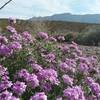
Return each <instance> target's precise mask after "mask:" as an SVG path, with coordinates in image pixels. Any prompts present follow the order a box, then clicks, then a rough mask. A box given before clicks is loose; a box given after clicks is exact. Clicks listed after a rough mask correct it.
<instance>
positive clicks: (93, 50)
mask: <svg viewBox="0 0 100 100" xmlns="http://www.w3.org/2000/svg"><path fill="white" fill-rule="evenodd" d="M80 48H81V49H82V51H83V53H85V54H86V55H96V56H97V60H98V65H99V66H100V47H96V46H80Z"/></svg>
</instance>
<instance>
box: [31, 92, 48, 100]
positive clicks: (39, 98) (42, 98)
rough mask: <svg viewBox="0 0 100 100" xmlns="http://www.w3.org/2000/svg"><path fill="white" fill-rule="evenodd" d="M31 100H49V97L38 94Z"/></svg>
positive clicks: (42, 93)
mask: <svg viewBox="0 0 100 100" xmlns="http://www.w3.org/2000/svg"><path fill="white" fill-rule="evenodd" d="M30 100H47V96H46V95H45V93H44V92H39V93H36V94H35V95H34V96H33V97H31V99H30Z"/></svg>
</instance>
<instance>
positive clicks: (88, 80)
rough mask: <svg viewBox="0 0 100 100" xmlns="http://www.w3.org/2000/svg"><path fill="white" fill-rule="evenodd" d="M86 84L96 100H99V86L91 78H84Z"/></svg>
mask: <svg viewBox="0 0 100 100" xmlns="http://www.w3.org/2000/svg"><path fill="white" fill-rule="evenodd" d="M86 83H87V84H88V86H89V87H90V89H91V91H92V92H93V93H94V94H95V95H96V97H97V98H98V100H99V99H100V84H99V83H96V82H95V81H94V80H93V79H92V78H91V77H87V78H86Z"/></svg>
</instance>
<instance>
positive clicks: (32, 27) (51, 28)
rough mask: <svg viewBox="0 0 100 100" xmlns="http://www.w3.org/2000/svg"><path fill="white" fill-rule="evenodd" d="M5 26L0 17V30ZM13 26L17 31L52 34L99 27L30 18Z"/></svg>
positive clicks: (99, 26)
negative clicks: (31, 19) (32, 19)
mask: <svg viewBox="0 0 100 100" xmlns="http://www.w3.org/2000/svg"><path fill="white" fill-rule="evenodd" d="M6 26H7V20H6V19H0V31H4V30H5V27H6ZM15 27H16V28H17V29H18V30H19V31H24V30H28V31H30V32H32V33H36V32H39V31H44V32H48V33H52V34H67V33H68V32H74V33H77V32H86V31H88V30H89V29H93V28H94V29H96V28H97V27H98V28H100V25H99V24H87V23H76V22H64V21H30V20H18V21H17V24H16V25H15Z"/></svg>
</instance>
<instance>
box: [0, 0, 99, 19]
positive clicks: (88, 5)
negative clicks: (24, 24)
mask: <svg viewBox="0 0 100 100" xmlns="http://www.w3.org/2000/svg"><path fill="white" fill-rule="evenodd" d="M6 1H7V0H0V6H1V5H2V4H3V3H4V2H6ZM67 12H71V13H75V14H86V13H100V2H99V0H93V1H92V2H91V0H25V1H24V0H13V1H12V2H11V3H10V4H8V5H7V6H6V7H5V8H3V9H2V10H0V17H10V16H12V17H17V18H30V17H33V16H49V15H53V14H56V13H67Z"/></svg>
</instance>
